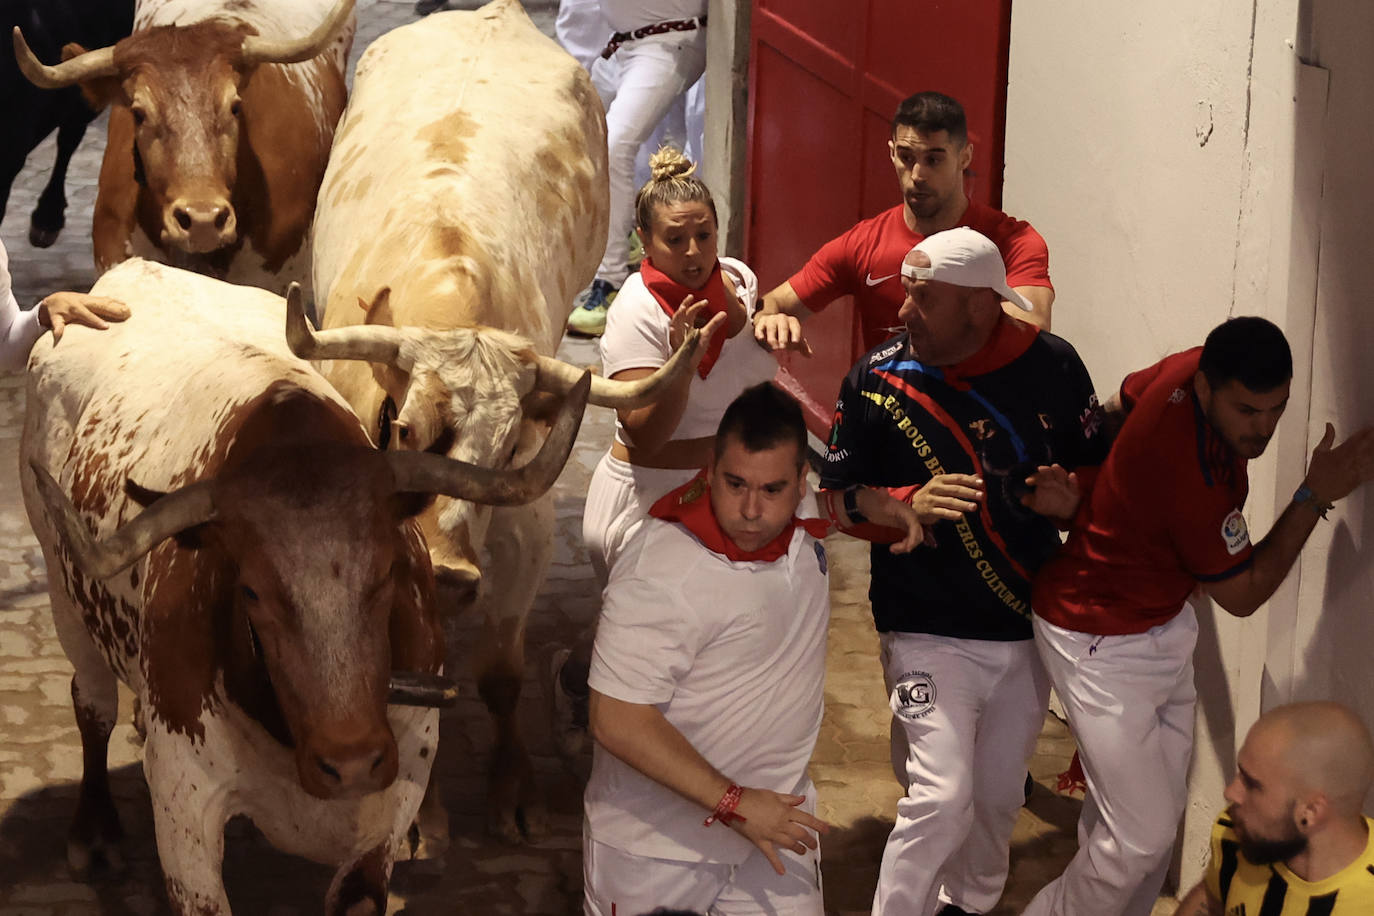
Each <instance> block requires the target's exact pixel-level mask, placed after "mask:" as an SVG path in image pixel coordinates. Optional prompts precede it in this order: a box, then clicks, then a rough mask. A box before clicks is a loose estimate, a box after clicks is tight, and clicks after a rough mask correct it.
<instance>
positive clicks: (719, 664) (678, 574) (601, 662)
mask: <svg viewBox="0 0 1374 916" xmlns="http://www.w3.org/2000/svg"><path fill="white" fill-rule="evenodd" d="M709 498H710V497H709V493H708V492H707V488H706V486H705V478H704V477H700V478H698V479H697V481H694V482H693V483H692V484H691V485H689V486H687V487H683V488H680V489H679V490H677V491H674V492H673V493H670V494H668V495H667V496H665V497H664V499H663V500H660V502H659V503H658V504H657V505H658V506H659V507H661V506H664V505H666V504H668V503H680V504H682V505H683V506H686V507H688V508H691V507H690V504H691V503H694V502H696V503H698V506H697V508H706V509H707V511H708V512H709V508H708V507H709V502H705V503H702V502H701V501H708V500H709ZM655 511H656V512H657V511H658V508H657V507H656V510H655ZM809 524H810V525H811V526H813V527H814V526H815V523H814V522H812V523H809ZM703 537H704V536H703ZM708 542H710V539H709V538H708V539H707V540H705V541H704V540H703V539H702V537H699V536H698V534H696V533H694V530H693V529H689V527H688V525H687V524H684V523H682V522H676V521H672V522H670V521H666V520H663V519H660V518H649V519H647V520H646V521H645V522H644V524H643V525H642V526H640V527H639V529H638V530H637V531H636V532H635V533H634V534H633V535H632V536H631V537H630V540H629V542H628V543H627V544H626V546H625V549H624V551H623V553H622V554H621V556H620V558H619V559H618V560H617V562H616V563H615V565H614V566H613V567H612V568H611V576H610V582H609V583H608V584H607V586H606V590H605V593H604V595H603V606H602V611H601V621H600V625H599V627H598V630H597V634H596V646H595V651H594V653H593V657H592V665H591V675H590V677H589V680H588V683H589V684H590V686H591V687H592V688H593V689H595V690H597V691H598V692H599V693H602V694H604V695H606V696H609V697H613V698H615V699H618V700H621V701H624V702H628V703H639V704H653V705H656V706H657V707H658V708H659V709H660V710H661V711H662V713H663V715H664V717H665V718H666V719H667V720H668V721H669V722H670V723H671V724H672V725H673V726H674V727H675V728H677V729H678V731H680V732H681V733H682V734H683V736H684V737H685V738H686V739H687V741H689V742H690V743H691V745H692V746H693V747H694V748H695V749H696V750H697V752H698V753H700V754H701V756H702V757H704V758H705V759H706V760H707V761H708V762H709V763H710V764H711V765H712V766H713V767H715V768H716V769H717V770H719V771H720V772H722V773H724V774H726V775H727V776H729V778H730V779H732V780H733V781H735V782H736V783H738V784H739V785H741V786H749V787H754V788H764V789H771V790H773V791H776V792H785V793H793V794H798V795H805V796H807V798H808V801H811V800H813V799H814V795H815V788H814V786H813V785H812V784H811V780H810V777H809V776H808V775H807V766H808V763H809V762H810V759H811V752H812V749H813V748H814V747H815V743H816V735H817V733H818V731H819V729H820V724H821V715H822V712H823V705H824V682H825V644H826V630H827V627H828V624H829V618H830V597H829V591H828V578H827V561H826V553H825V547H824V546H823V545H822V544H821V542H820V541H818V540H817V539H816V538H815V537H814V536H813V535H812V534H811V533H810V532H809V531H808V530H807V527H806V526H803V525H801V524H798V525H797V526H796V527H795V528H794V529H793V530H792V531H791V533H790V539H788V540H785V541H783V542H782V543H780V544H779V545H778V550H779V552H780V555H779V556H778V557H777V558H776V559H772V560H763V559H756V560H747V559H741V560H732V559H730V558H729V557H728V556H727V555H726V554H725V553H723V552H717V551H716V550H713V549H709V548H708V547H707V546H706V543H708ZM717 546H718V545H717ZM728 546H733V545H728ZM584 807H585V812H586V837H587V839H588V842H589V844H600V846H601V847H610V848H612V849H614V850H618V851H619V852H620V853H624V854H628V855H629V856H632V857H634V858H633V860H632V861H633V862H634V863H635V865H634V868H633V871H632V872H631V873H630V874H629V875H626V874H625V871H626V870H627V869H624V868H622V869H619V872H620V878H619V879H618V880H616V879H614V878H613V877H612V878H611V879H606V878H604V877H601V878H599V877H598V875H597V874H596V873H595V868H594V867H593V866H592V865H591V864H589V865H587V866H586V868H585V871H586V875H585V877H586V881H585V883H586V902H587V912H588V913H594V914H604V916H610V913H611V912H612V905H615V906H616V910H617V912H624V913H631V912H639V910H637V909H634V908H633V907H632V906H628V905H627V906H623V907H622V906H621V903H620V901H617V900H614V899H611V897H609V896H608V894H610V893H613V892H614V891H615V888H617V887H626V886H630V885H627V884H626V882H627V881H630V882H631V884H632V886H634V887H636V888H638V889H639V890H638V893H639V894H640V895H641V897H642V899H656V903H655V905H656V906H657V905H669V906H674V907H677V906H682V905H683V904H684V903H687V902H689V901H680V900H676V899H672V898H671V897H666V896H662V894H664V893H669V892H670V891H671V888H673V887H675V886H677V885H678V882H680V881H681V874H682V869H681V865H682V863H700V864H709V865H715V866H719V865H723V866H728V868H726V869H716V870H715V872H714V873H716V874H719V875H721V876H723V880H725V881H726V882H727V883H726V884H724V885H721V886H720V887H719V892H720V893H722V894H723V893H726V892H727V891H729V892H730V893H731V894H733V893H734V892H736V891H740V890H747V888H741V887H740V881H741V880H743V878H744V876H745V875H748V874H757V875H759V876H760V877H762V876H763V875H764V873H765V872H766V873H767V874H769V875H771V874H772V871H771V869H769V868H767V867H766V862H765V867H764V868H762V869H760V868H757V867H756V866H757V864H758V863H757V862H754V860H755V859H763V854H762V853H761V852H759V851H758V849H757V848H756V847H754V845H753V844H752V843H750V842H749V841H748V840H746V839H744V837H742V836H740V835H739V834H737V833H735V832H734V831H732V830H730V829H729V828H726V827H722V826H720V825H713V826H709V827H708V826H705V825H704V824H703V823H702V822H703V820H704V819H705V818H706V816H707V815H708V814H709V813H710V812H708V811H706V810H705V809H703V808H702V807H701V806H700V805H698V804H696V803H694V802H691V801H688V800H687V799H686V798H683V797H682V796H680V795H678V794H677V793H676V792H673V791H672V790H670V789H667V788H665V787H664V786H662V785H660V784H659V783H657V782H655V781H653V780H652V779H650V778H649V777H647V776H645V775H644V774H643V773H641V772H639V771H638V770H636V769H634V768H633V767H631V766H629V765H627V764H625V763H624V762H622V761H620V760H619V759H617V758H616V757H614V756H613V755H611V754H610V753H608V752H607V751H605V750H604V749H603V748H602V747H600V746H599V745H598V746H597V747H596V749H595V755H594V757H593V763H592V773H591V778H590V780H589V782H588V784H587V789H586V792H585V795H584ZM597 848H600V847H599V846H596V845H589V849H592V850H595V849H597ZM780 855H782V856H783V858H784V859H786V860H789V861H793V860H795V861H794V864H795V865H796V866H797V867H796V868H794V869H793V871H794V872H795V873H796V874H798V875H805V876H807V878H808V879H810V878H815V880H814V881H812V880H806V881H802V882H800V884H799V886H797V887H795V888H794V889H795V890H796V891H797V892H798V893H799V894H801V895H802V896H801V897H799V898H797V899H798V901H799V902H800V901H803V900H804V901H806V903H805V905H804V906H802V907H800V908H799V909H797V910H796V912H805V913H814V914H817V916H819V914H820V913H821V911H822V910H821V900H820V888H819V868H818V865H817V863H818V854H816V853H811V854H808V855H807V856H803V857H798V856H795V855H794V854H792V853H791V852H788V851H785V850H784V851H780ZM590 859H591V860H592V863H593V864H594V862H595V859H596V856H595V855H592V856H590ZM658 862H664V863H667V864H666V865H665V867H664V869H662V872H663V874H662V876H661V880H660V875H659V871H660V870H659V869H657V868H656V863H658ZM656 882H657V883H656ZM660 887H661V888H662V890H659V888H660ZM655 894H659V896H657V897H656V898H655V897H654V895H655ZM746 896H747V895H746ZM690 902H691V903H692V905H693V906H694V907H695V908H698V909H708V910H709V911H711V912H718V911H722V910H723V909H724V908H721V907H715V904H714V902H713V901H711V900H708V901H706V902H707V903H708V904H710V906H705V907H704V906H702V905H701V901H700V900H693V901H690ZM755 904H756V905H755V907H754V908H753V909H752V910H749V911H750V912H756V913H762V912H765V909H764V908H763V906H762V904H761V902H760V901H755ZM729 911H730V912H745V910H740V909H730V910H729Z"/></svg>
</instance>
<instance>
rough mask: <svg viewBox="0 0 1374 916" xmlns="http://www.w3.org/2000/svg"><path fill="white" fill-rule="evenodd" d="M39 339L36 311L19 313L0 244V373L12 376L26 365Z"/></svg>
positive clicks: (40, 331) (40, 332) (40, 328)
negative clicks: (10, 373)
mask: <svg viewBox="0 0 1374 916" xmlns="http://www.w3.org/2000/svg"><path fill="white" fill-rule="evenodd" d="M42 336H43V326H42V325H41V324H39V323H38V309H36V308H32V309H29V310H28V311H23V310H21V309H20V308H19V302H18V301H17V300H16V299H15V298H14V288H13V286H12V285H11V283H10V258H9V254H8V253H6V251H5V245H4V243H3V242H0V372H16V371H18V370H20V369H23V368H24V364H25V363H27V362H28V359H29V351H30V350H32V349H33V345H34V344H35V343H37V342H38V338H39V337H42Z"/></svg>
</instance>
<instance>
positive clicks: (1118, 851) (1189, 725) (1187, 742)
mask: <svg viewBox="0 0 1374 916" xmlns="http://www.w3.org/2000/svg"><path fill="white" fill-rule="evenodd" d="M1292 375H1293V359H1292V354H1291V353H1290V351H1289V348H1288V342H1287V341H1286V340H1285V339H1284V336H1283V332H1282V331H1280V330H1279V329H1278V328H1277V327H1275V326H1274V325H1273V324H1271V323H1270V322H1268V321H1266V320H1264V319H1263V318H1254V317H1242V318H1232V319H1231V320H1229V321H1227V322H1225V323H1223V324H1221V325H1220V326H1218V327H1217V328H1215V329H1214V330H1213V331H1212V332H1211V333H1210V334H1209V335H1208V336H1207V341H1206V343H1205V344H1204V345H1203V346H1202V347H1198V348H1194V349H1192V350H1187V351H1184V352H1182V353H1176V354H1174V355H1172V356H1168V357H1166V358H1165V359H1163V360H1162V361H1160V362H1159V363H1157V364H1155V365H1154V366H1151V367H1150V368H1148V369H1143V370H1141V371H1140V372H1136V373H1134V374H1132V375H1129V376H1127V377H1126V380H1125V381H1124V382H1123V383H1122V385H1121V391H1120V394H1119V395H1118V396H1116V397H1114V398H1112V399H1111V400H1110V401H1109V402H1108V405H1107V406H1108V414H1109V415H1116V416H1118V418H1119V415H1120V414H1123V413H1124V422H1122V425H1121V431H1120V433H1119V435H1118V436H1117V437H1116V440H1115V442H1114V443H1113V445H1112V450H1111V454H1110V455H1109V456H1108V458H1107V460H1106V462H1105V463H1104V464H1103V466H1102V470H1101V472H1100V473H1099V475H1098V476H1097V479H1096V483H1095V484H1094V486H1093V487H1092V491H1091V493H1089V494H1088V495H1087V496H1086V497H1085V498H1084V499H1083V501H1082V505H1081V507H1080V509H1079V511H1078V514H1077V515H1076V516H1075V518H1074V521H1073V526H1072V528H1071V530H1070V533H1069V538H1068V542H1067V543H1066V545H1065V547H1064V549H1063V550H1062V551H1060V553H1059V554H1058V556H1056V557H1055V558H1054V559H1053V560H1051V561H1050V563H1049V564H1047V565H1046V566H1045V568H1044V569H1043V570H1041V572H1040V575H1039V576H1038V577H1037V578H1036V580H1035V591H1034V596H1033V600H1032V604H1033V606H1034V608H1035V618H1034V626H1035V641H1036V644H1037V645H1038V647H1039V649H1040V654H1041V656H1042V657H1043V659H1044V662H1045V667H1046V668H1047V669H1048V670H1049V673H1050V677H1051V679H1052V680H1053V682H1054V688H1055V692H1056V693H1057V694H1058V696H1059V698H1060V700H1061V701H1062V702H1063V705H1064V711H1065V713H1066V714H1067V716H1068V720H1069V727H1070V728H1071V729H1072V730H1073V733H1074V737H1075V738H1076V739H1077V741H1078V747H1079V757H1080V760H1081V762H1082V765H1083V771H1084V773H1085V775H1086V778H1087V786H1088V788H1087V794H1086V796H1085V799H1084V802H1083V812H1082V815H1081V817H1080V826H1079V834H1078V835H1079V838H1080V846H1079V849H1078V853H1077V854H1076V855H1075V856H1074V858H1073V860H1072V861H1070V863H1069V865H1068V867H1067V868H1066V869H1065V871H1064V873H1063V875H1061V876H1060V877H1059V878H1057V879H1056V880H1054V881H1053V882H1051V883H1050V884H1049V885H1047V886H1046V887H1045V888H1043V889H1042V890H1041V891H1040V893H1039V894H1038V895H1037V896H1036V897H1035V899H1033V900H1032V901H1031V903H1030V905H1029V906H1028V907H1027V908H1026V910H1025V911H1024V914H1025V916H1080V914H1084V913H1092V914H1094V916H1145V914H1148V913H1149V912H1150V910H1151V908H1152V907H1153V905H1154V903H1155V901H1156V898H1157V896H1158V894H1159V889H1160V886H1161V885H1162V883H1163V881H1164V873H1165V871H1166V870H1167V868H1168V865H1169V858H1170V851H1171V850H1172V849H1173V844H1174V837H1175V835H1176V833H1177V830H1178V822H1179V818H1180V817H1182V815H1183V808H1184V805H1185V803H1186V800H1187V775H1188V761H1189V759H1190V757H1191V756H1192V748H1193V708H1194V705H1195V701H1196V699H1197V693H1196V691H1195V689H1194V686H1193V647H1194V644H1195V643H1196V641H1197V620H1196V618H1195V617H1194V615H1193V611H1192V608H1191V607H1189V606H1188V605H1187V604H1186V602H1187V600H1188V596H1189V595H1190V594H1191V593H1192V592H1193V590H1194V588H1196V587H1198V586H1199V585H1200V586H1201V587H1202V590H1203V591H1204V592H1206V594H1207V595H1208V596H1210V597H1211V598H1212V599H1213V600H1214V601H1215V602H1216V603H1217V604H1219V605H1221V606H1222V607H1223V608H1225V609H1226V610H1227V611H1228V612H1230V613H1231V614H1234V615H1236V616H1239V617H1244V616H1247V615H1249V614H1251V613H1253V612H1254V611H1255V609H1256V608H1258V607H1259V606H1260V605H1261V604H1263V603H1264V602H1265V601H1267V600H1268V599H1269V596H1270V595H1272V594H1273V593H1274V590H1275V589H1276V588H1278V586H1279V583H1281V582H1282V581H1283V579H1284V577H1285V576H1286V575H1287V574H1288V571H1289V569H1291V568H1292V566H1293V562H1294V561H1295V560H1296V559H1297V556H1298V553H1299V551H1300V550H1301V548H1302V545H1303V544H1304V543H1305V542H1306V541H1307V538H1308V536H1309V535H1310V534H1311V533H1312V530H1313V528H1315V527H1316V525H1317V523H1318V522H1320V521H1321V520H1322V519H1323V518H1325V517H1326V515H1327V512H1329V511H1330V510H1331V508H1332V504H1333V503H1335V502H1336V501H1337V500H1340V499H1342V498H1344V497H1345V496H1346V495H1347V494H1349V493H1350V492H1351V491H1352V490H1353V489H1355V487H1357V486H1358V485H1359V484H1360V483H1362V482H1363V481H1365V480H1368V479H1370V477H1372V476H1374V430H1371V429H1365V430H1362V431H1360V432H1358V433H1356V434H1355V435H1353V436H1351V438H1350V439H1348V440H1347V441H1346V442H1344V443H1343V444H1341V445H1339V446H1336V447H1334V448H1333V445H1334V444H1335V431H1334V430H1333V429H1332V427H1331V425H1330V424H1327V427H1326V434H1325V435H1324V436H1323V437H1322V440H1321V442H1320V443H1319V444H1318V445H1317V447H1316V449H1315V450H1314V451H1313V453H1312V460H1311V462H1310V464H1309V465H1308V468H1307V474H1306V476H1305V478H1304V479H1303V482H1302V486H1300V487H1299V488H1298V490H1297V492H1296V493H1294V495H1293V499H1292V501H1291V502H1290V503H1289V504H1288V506H1287V507H1286V508H1285V509H1284V510H1283V512H1282V513H1281V514H1280V515H1279V518H1278V520H1277V521H1276V522H1275V523H1274V527H1273V528H1271V529H1270V531H1269V534H1268V535H1266V536H1265V538H1264V540H1262V541H1260V542H1259V543H1258V544H1254V545H1252V544H1251V542H1250V535H1249V528H1248V526H1247V524H1246V521H1245V516H1244V514H1243V509H1244V506H1245V498H1246V495H1247V493H1248V491H1249V481H1248V477H1247V473H1246V465H1247V463H1248V462H1249V461H1250V459H1252V458H1258V457H1259V456H1260V455H1261V454H1262V453H1263V452H1264V449H1265V447H1266V446H1267V445H1268V443H1269V439H1270V437H1272V436H1273V434H1274V428H1275V425H1276V424H1277V423H1278V421H1279V417H1280V416H1281V415H1282V414H1283V411H1284V407H1285V406H1286V405H1287V403H1288V391H1289V384H1290V382H1291V380H1292Z"/></svg>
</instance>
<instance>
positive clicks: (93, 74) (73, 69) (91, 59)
mask: <svg viewBox="0 0 1374 916" xmlns="http://www.w3.org/2000/svg"><path fill="white" fill-rule="evenodd" d="M14 60H15V63H17V64H19V69H20V70H22V71H23V72H24V76H25V77H27V78H28V81H29V82H30V83H33V84H34V85H35V86H37V87H38V88H39V89H65V88H66V87H68V86H70V85H72V84H73V83H80V82H84V81H86V80H93V79H97V78H98V77H102V76H114V75H115V74H116V73H118V72H119V71H118V70H117V69H115V61H114V47H113V46H111V47H107V48H97V49H95V50H94V51H87V52H86V53H85V54H78V55H77V56H76V57H73V58H72V59H71V60H67V61H63V62H62V63H60V64H57V65H56V66H53V67H49V66H48V65H47V64H44V63H41V62H40V61H39V60H38V58H37V57H35V56H34V54H33V51H32V50H30V49H29V43H28V42H27V41H25V40H24V33H23V32H22V31H21V30H20V28H19V26H15V27H14Z"/></svg>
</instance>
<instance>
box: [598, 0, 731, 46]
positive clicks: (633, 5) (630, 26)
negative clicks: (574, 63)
mask: <svg viewBox="0 0 1374 916" xmlns="http://www.w3.org/2000/svg"><path fill="white" fill-rule="evenodd" d="M601 15H602V17H603V18H605V20H606V24H607V25H609V26H610V27H611V29H612V30H614V31H616V32H632V31H634V30H635V29H637V28H640V27H641V26H646V25H652V24H653V23H655V22H667V21H668V20H671V19H692V18H695V17H697V16H705V15H706V0H601ZM606 37H607V38H610V37H611V36H609V35H607V36H606Z"/></svg>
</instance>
